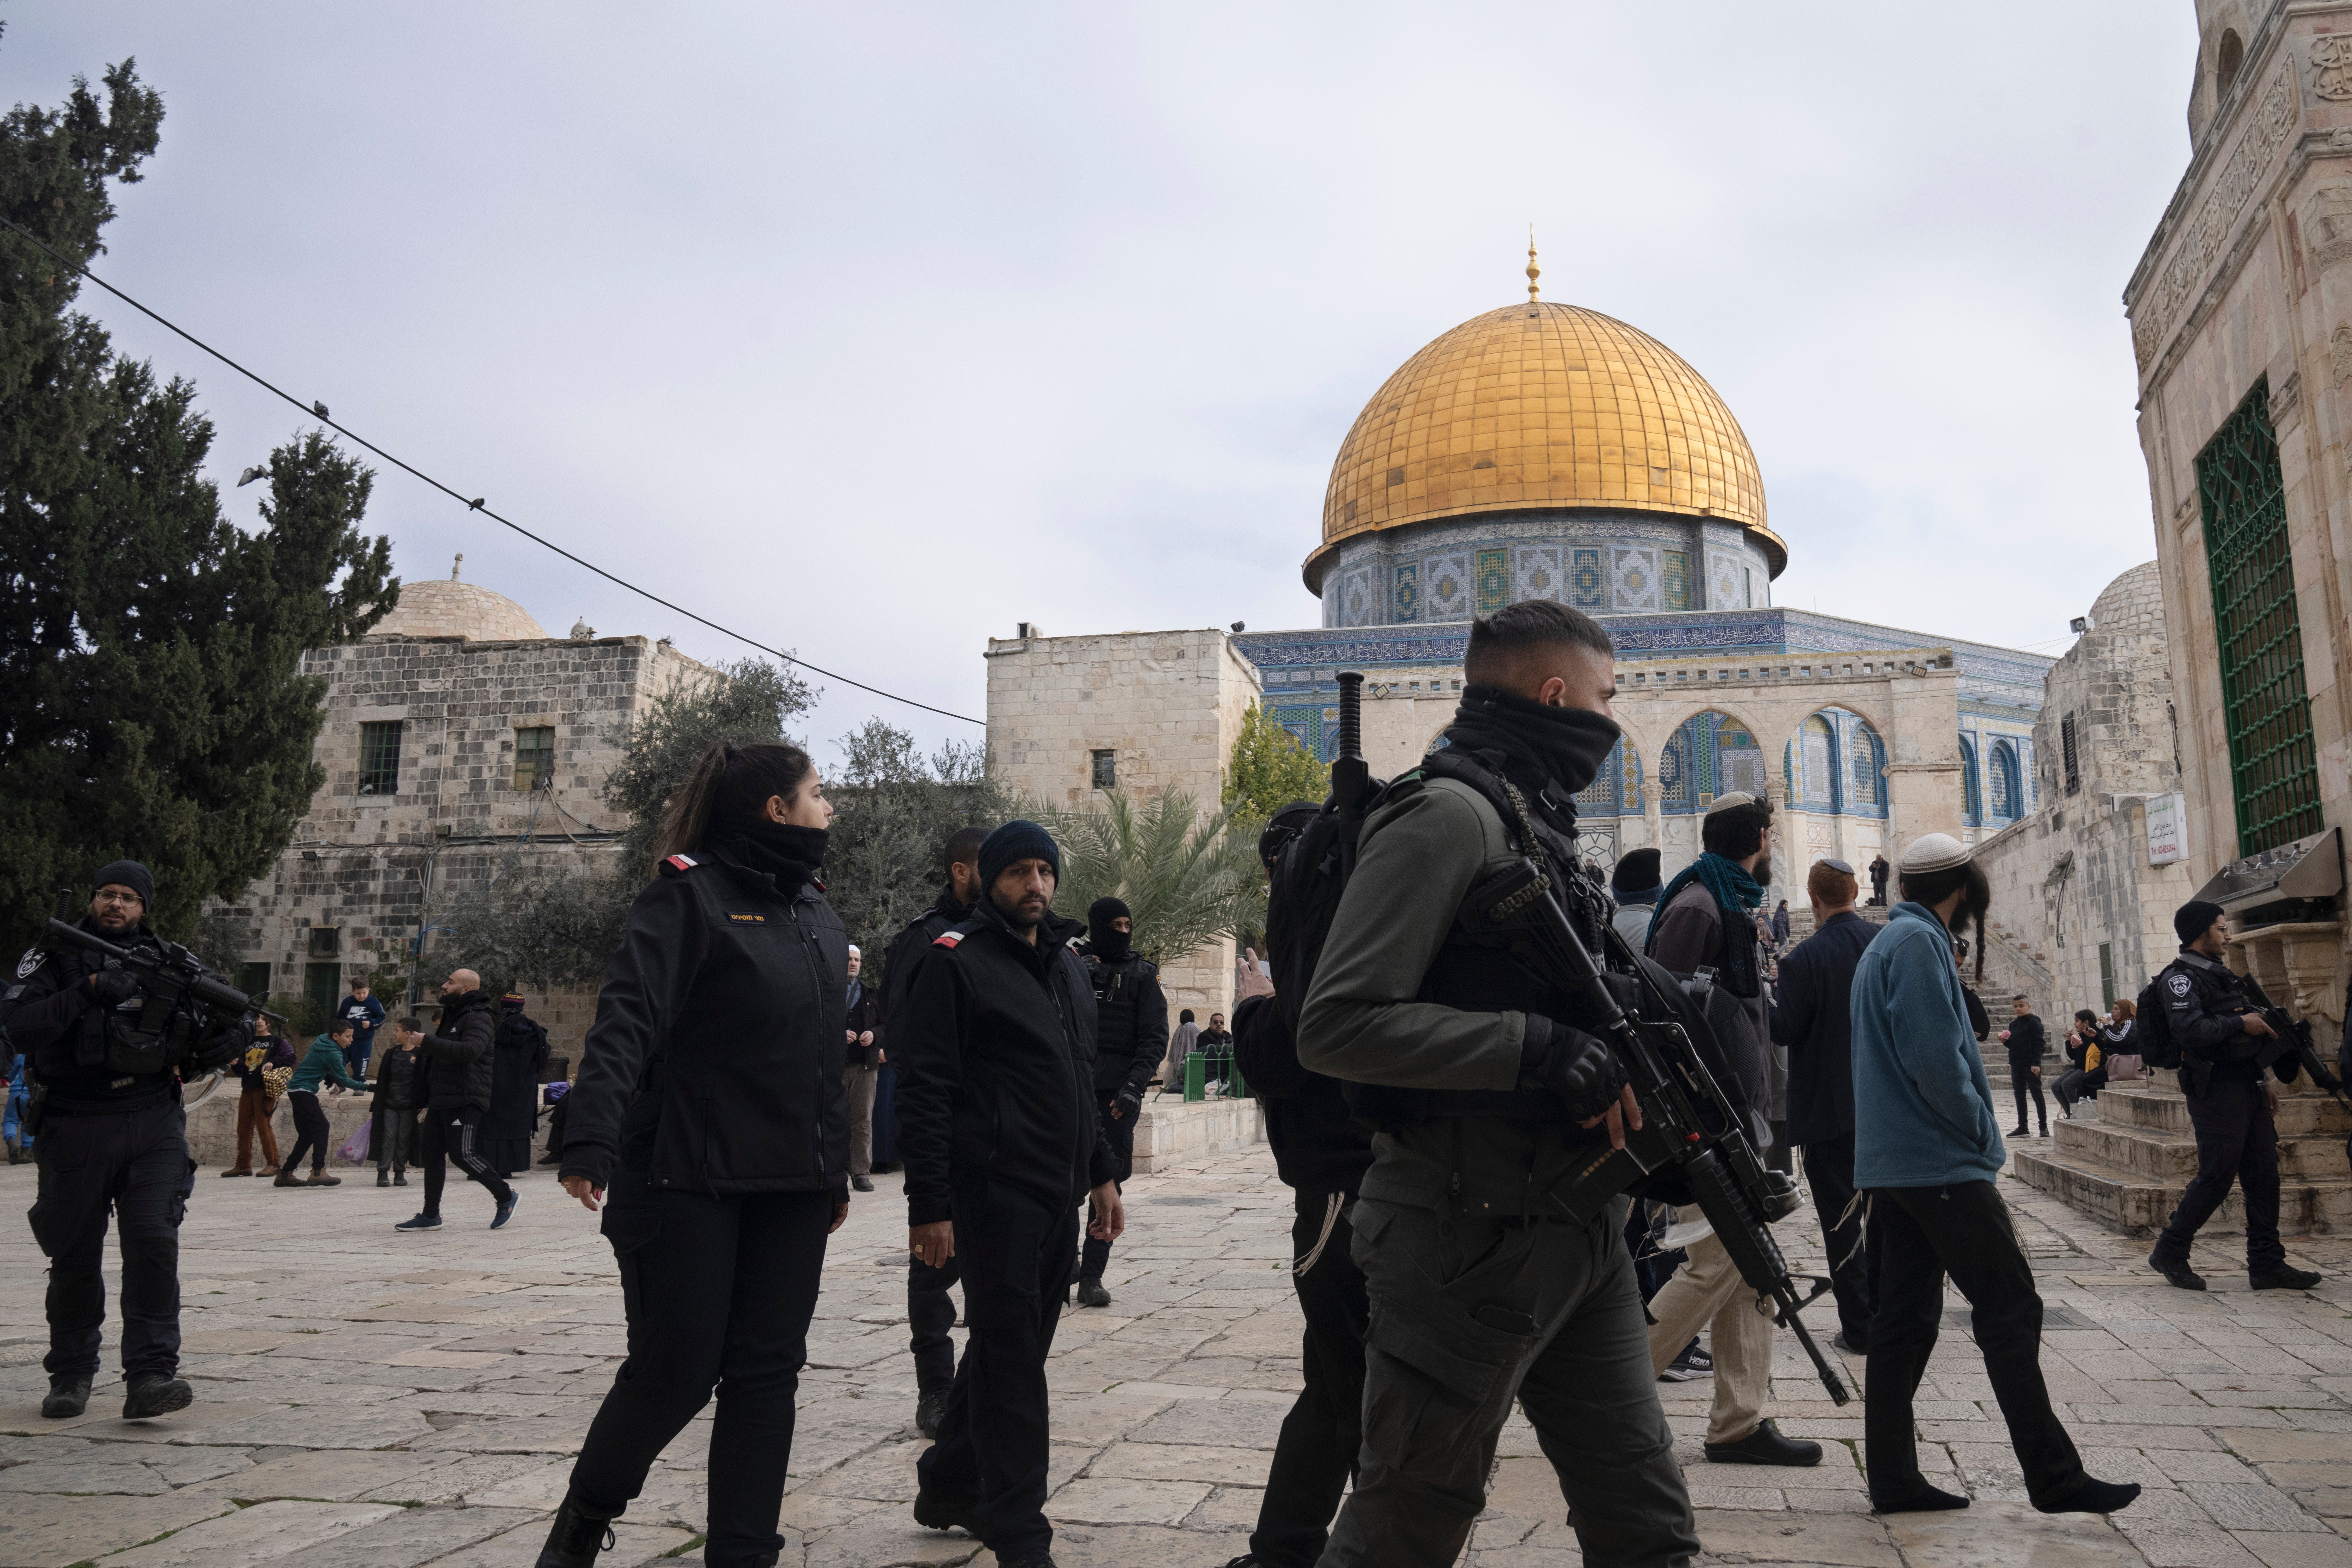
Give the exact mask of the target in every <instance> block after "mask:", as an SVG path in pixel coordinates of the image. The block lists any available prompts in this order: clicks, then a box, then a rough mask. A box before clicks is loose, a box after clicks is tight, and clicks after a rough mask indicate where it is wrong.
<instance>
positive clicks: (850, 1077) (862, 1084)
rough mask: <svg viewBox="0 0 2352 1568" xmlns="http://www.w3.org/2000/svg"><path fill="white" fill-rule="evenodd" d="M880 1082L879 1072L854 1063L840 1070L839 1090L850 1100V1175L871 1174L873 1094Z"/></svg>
mask: <svg viewBox="0 0 2352 1568" xmlns="http://www.w3.org/2000/svg"><path fill="white" fill-rule="evenodd" d="M881 1079H882V1069H881V1068H862V1067H859V1066H857V1065H856V1063H855V1062H853V1063H851V1064H850V1065H849V1066H847V1067H845V1068H842V1069H841V1087H842V1089H844V1090H845V1091H846V1092H847V1094H848V1096H849V1173H850V1174H851V1175H853V1176H867V1175H871V1174H873V1173H874V1090H875V1089H876V1088H877V1087H878V1086H879V1084H880V1083H881Z"/></svg>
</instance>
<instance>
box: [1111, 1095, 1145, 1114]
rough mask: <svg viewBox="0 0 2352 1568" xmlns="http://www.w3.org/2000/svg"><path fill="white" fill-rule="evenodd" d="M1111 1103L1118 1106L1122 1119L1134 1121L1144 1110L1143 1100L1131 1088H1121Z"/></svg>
mask: <svg viewBox="0 0 2352 1568" xmlns="http://www.w3.org/2000/svg"><path fill="white" fill-rule="evenodd" d="M1111 1104H1112V1105H1114V1106H1116V1107H1117V1108H1118V1119H1119V1120H1120V1121H1134V1120H1135V1119H1136V1118H1137V1117H1138V1116H1139V1115H1141V1114H1142V1112H1143V1101H1142V1100H1141V1099H1140V1098H1139V1097H1138V1096H1137V1094H1136V1092H1135V1090H1133V1089H1120V1090H1119V1091H1118V1094H1117V1095H1116V1096H1115V1097H1113V1099H1112V1100H1111Z"/></svg>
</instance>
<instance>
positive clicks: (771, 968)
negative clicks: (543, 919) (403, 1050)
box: [539, 742, 849, 1568]
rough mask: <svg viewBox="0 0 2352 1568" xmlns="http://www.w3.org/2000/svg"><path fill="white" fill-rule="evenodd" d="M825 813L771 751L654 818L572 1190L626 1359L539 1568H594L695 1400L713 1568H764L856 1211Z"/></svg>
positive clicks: (702, 771)
mask: <svg viewBox="0 0 2352 1568" xmlns="http://www.w3.org/2000/svg"><path fill="white" fill-rule="evenodd" d="M832 817H833V807H832V806H831V805H828V804H827V803H826V801H825V799H824V793H823V790H822V788H821V786H820V784H819V782H818V779H817V776H816V773H815V770H814V768H813V767H811V766H810V763H809V759H808V755H807V753H806V752H803V751H801V750H800V749H799V748H798V747H795V746H789V745H783V744H779V743H773V742H767V743H761V744H757V745H748V746H741V747H737V746H732V745H727V744H723V743H722V744H719V745H715V746H712V747H711V748H710V749H709V751H707V752H704V753H703V754H702V757H701V759H700V761H699V762H698V763H696V765H695V768H694V771H693V773H692V774H691V775H690V776H689V777H688V779H687V780H686V782H685V783H684V784H680V785H679V786H678V787H677V790H676V791H674V792H673V793H672V795H670V798H669V800H668V803H667V805H666V806H665V807H664V811H663V817H662V823H661V831H660V835H659V838H658V841H657V844H656V850H655V855H656V868H655V875H654V878H653V879H652V880H651V881H650V882H648V883H647V884H646V888H645V890H644V891H643V892H641V893H639V894H638V895H637V900H636V903H635V906H634V907H632V908H631V910H630V911H629V919H628V926H627V930H626V931H625V933H624V935H623V937H622V939H621V947H620V951H619V952H617V953H615V954H614V958H613V963H612V967H611V969H610V971H609V972H608V973H607V974H606V976H605V980H604V991H603V993H602V994H601V995H600V996H599V997H598V1000H597V1010H596V1022H595V1024H594V1026H593V1027H591V1028H590V1030H589V1031H588V1039H587V1044H586V1047H585V1050H584V1052H583V1060H582V1064H581V1069H580V1076H579V1081H578V1082H577V1084H576V1085H575V1086H574V1087H573V1089H572V1093H571V1097H570V1100H569V1104H570V1106H571V1110H570V1113H569V1117H568V1122H567V1125H566V1128H565V1132H564V1143H563V1161H562V1168H561V1175H562V1182H563V1188H564V1191H566V1192H568V1193H570V1194H572V1196H573V1197H575V1198H577V1199H579V1200H580V1201H581V1203H582V1204H583V1205H586V1206H587V1207H588V1208H589V1209H591V1210H592V1211H593V1210H594V1209H595V1208H596V1207H597V1204H598V1200H599V1199H604V1226H603V1229H604V1236H605V1237H606V1239H608V1240H609V1241H611V1243H612V1244H613V1251H614V1254H615V1255H616V1256H617V1257H618V1258H619V1259H620V1266H621V1291H622V1300H623V1301H624V1303H625V1309H626V1310H627V1313H628V1325H629V1355H628V1359H627V1360H626V1361H625V1362H624V1363H622V1365H621V1370H620V1373H619V1375H618V1376H616V1377H615V1378H614V1382H613V1387H612V1391H611V1392H610V1393H608V1394H605V1396H604V1405H603V1407H602V1408H601V1409H599V1410H598V1412H597V1414H596V1419H595V1421H594V1423H593V1425H592V1426H590V1427H589V1429H588V1437H587V1441H586V1444H585V1446H584V1447H582V1449H581V1451H580V1459H579V1462H578V1463H577V1464H575V1465H574V1466H573V1467H572V1483H571V1489H570V1491H569V1493H568V1494H567V1495H566V1496H565V1498H564V1500H563V1506H562V1510H560V1511H559V1512H558V1513H557V1515H556V1517H555V1525H554V1528H553V1529H552V1530H551V1531H550V1532H549V1535H548V1540H547V1546H546V1548H545V1550H543V1551H542V1552H541V1554H540V1558H539V1563H540V1568H588V1565H589V1564H591V1563H593V1561H594V1559H595V1556H596V1552H597V1551H598V1549H599V1547H600V1546H601V1545H602V1544H603V1543H604V1542H605V1541H606V1540H608V1539H609V1533H608V1529H607V1526H608V1524H609V1522H610V1521H612V1520H613V1519H614V1518H616V1517H618V1516H619V1514H620V1513H621V1511H622V1510H623V1509H625V1507H626V1506H627V1505H628V1503H629V1502H630V1500H632V1499H634V1498H635V1497H636V1495H637V1494H638V1492H639V1491H640V1490H641V1489H643V1487H644V1485H645V1480H646V1471H647V1470H648V1469H649V1468H651V1466H652V1464H653V1462H654V1459H655V1458H656V1457H657V1456H658V1455H659V1454H660V1453H661V1451H662V1449H663V1448H664V1447H666V1446H667V1444H668V1443H669V1440H670V1439H671V1438H672V1437H674V1436H677V1434H678V1433H679V1432H680V1431H681V1430H683V1429H684V1428H685V1426H686V1424H687V1423H688V1421H690V1420H692V1419H693V1418H694V1416H695V1415H696V1413H697V1412H698V1411H699V1410H701V1408H702V1407H703V1405H706V1404H707V1403H709V1399H710V1396H711V1389H712V1387H713V1385H714V1384H715V1385H716V1386H717V1388H718V1392H719V1412H718V1415H717V1418H716V1420H715V1421H714V1422H713V1423H712V1427H711V1435H710V1469H709V1483H710V1497H709V1541H708V1542H707V1544H706V1545H705V1546H704V1549H703V1552H704V1558H705V1560H706V1561H707V1562H709V1563H711V1564H712V1568H740V1565H743V1564H767V1563H774V1562H775V1561H776V1555H777V1552H779V1550H780V1549H781V1548H782V1544H783V1542H782V1537H781V1536H779V1535H778V1534H777V1532H776V1520H777V1515H778V1511H779V1510H780V1509H781V1507H782V1500H783V1490H784V1467H785V1462H786V1459H787V1458H789V1456H790V1453H791V1448H792V1438H793V1397H794V1394H796V1393H797V1391H798V1389H799V1385H800V1369H801V1365H802V1363H803V1361H805V1359H806V1354H805V1350H806V1343H807V1333H808V1323H809V1317H810V1314H811V1312H812V1311H813V1310H814V1308H815V1305H816V1293H817V1280H818V1276H819V1273H820V1272H821V1270H822V1269H823V1268H824V1249H825V1237H826V1236H827V1235H828V1234H830V1233H831V1232H832V1231H834V1230H835V1229H837V1228H838V1227H839V1226H840V1225H841V1222H842V1220H843V1219H844V1218H845V1217H846V1215H848V1212H849V1187H848V1183H849V1176H848V1155H849V1122H848V1115H847V1110H846V1107H845V1104H844V1097H843V1090H842V1079H841V1072H842V1057H843V1046H842V1018H843V1012H844V1005H845V1003H844V994H843V993H844V978H845V973H846V969H847V965H848V947H849V938H848V934H847V932H846V931H844V929H843V927H842V924H841V921H840V920H839V919H838V918H837V917H836V916H835V914H834V912H833V910H832V909H831V908H829V907H828V906H827V905H826V903H825V901H824V893H823V890H822V886H821V884H819V883H818V882H817V880H816V870H817V867H818V866H819V865H820V864H821V863H822V862H823V860H824V840H825V825H826V824H827V823H828V822H829V821H831V820H832Z"/></svg>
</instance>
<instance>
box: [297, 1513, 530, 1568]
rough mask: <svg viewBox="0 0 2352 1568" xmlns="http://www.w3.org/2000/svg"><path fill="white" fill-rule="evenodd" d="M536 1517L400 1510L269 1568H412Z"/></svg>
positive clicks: (313, 1546)
mask: <svg viewBox="0 0 2352 1568" xmlns="http://www.w3.org/2000/svg"><path fill="white" fill-rule="evenodd" d="M537 1518H538V1516H537V1515H535V1514H532V1513H530V1512H527V1511H524V1510H520V1509H497V1508H404V1509H402V1510H399V1511H398V1512H397V1513H394V1514H393V1515H391V1516H390V1517H389V1518H386V1519H383V1520H380V1521H377V1522H376V1523H374V1524H370V1525H363V1526H362V1527H361V1528H360V1529H358V1530H354V1531H351V1532H350V1533H349V1534H345V1535H338V1536H335V1537H333V1538H332V1539H331V1540H327V1541H321V1542H317V1543H315V1544H313V1545H310V1546H306V1547H304V1548H302V1549H301V1550H300V1551H299V1552H289V1554H287V1555H286V1556H284V1557H278V1558H273V1559H271V1563H272V1564H273V1568H416V1565H417V1564H418V1563H433V1562H437V1561H439V1560H441V1559H443V1558H446V1556H448V1554H449V1553H451V1552H456V1551H457V1550H459V1549H460V1548H463V1547H467V1546H471V1545H473V1544H474V1543H475V1542H479V1541H487V1540H488V1539H489V1538H490V1537H491V1536H494V1535H498V1534H501V1533H503V1532H505V1531H509V1530H513V1529H516V1528H518V1527H520V1526H527V1525H529V1524H530V1523H531V1522H532V1521H534V1520H536V1519H537ZM544 1529H545V1525H544V1524H543V1523H542V1524H541V1530H542V1531H543V1530H544Z"/></svg>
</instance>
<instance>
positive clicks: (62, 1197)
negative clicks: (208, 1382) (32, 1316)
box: [30, 1100, 196, 1379]
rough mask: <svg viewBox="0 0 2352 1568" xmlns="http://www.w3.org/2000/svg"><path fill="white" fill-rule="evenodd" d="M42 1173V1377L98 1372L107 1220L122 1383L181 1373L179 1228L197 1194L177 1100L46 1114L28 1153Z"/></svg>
mask: <svg viewBox="0 0 2352 1568" xmlns="http://www.w3.org/2000/svg"><path fill="white" fill-rule="evenodd" d="M33 1159H34V1162H35V1163H37V1165H38V1166H39V1167H40V1187H39V1195H38V1196H37V1197H36V1198H35V1199H34V1200H33V1208H32V1213H31V1216H30V1217H31V1219H32V1224H33V1239H34V1240H35V1241H36V1242H38V1243H39V1244H40V1248H41V1251H42V1252H43V1253H44V1254H45V1255H47V1258H48V1260H49V1292H48V1318H49V1353H48V1355H47V1358H46V1359H44V1360H43V1362H42V1363H41V1364H42V1365H43V1366H44V1367H46V1368H47V1370H48V1373H49V1375H50V1376H52V1377H55V1376H57V1375H58V1373H87V1374H93V1375H94V1374H95V1373H97V1371H98V1350H99V1342H100V1338H101V1337H102V1334H103V1331H104V1329H105V1327H106V1281H105V1279H103V1278H102V1277H101V1276H100V1273H99V1263H100V1258H101V1257H102V1255H103V1254H104V1251H105V1247H106V1218H107V1215H108V1214H109V1213H112V1215H114V1226H115V1232H116V1236H117V1239H118V1242H119V1245H120V1246H121V1249H122V1375H123V1376H124V1377H125V1378H126V1379H128V1378H131V1377H136V1376H139V1375H141V1374H142V1373H161V1374H162V1375H163V1376H165V1377H171V1376H173V1375H175V1374H176V1373H178V1371H179V1367H180V1222H181V1221H182V1220H183V1219H185V1218H186V1217H187V1214H188V1198H189V1196H190V1195H191V1194H194V1191H195V1188H196V1163H195V1161H194V1160H193V1159H191V1158H190V1157H189V1155H188V1115H187V1112H186V1111H185V1110H182V1109H181V1107H180V1104H179V1102H178V1100H167V1101H164V1102H163V1103H161V1104H156V1105H151V1106H149V1107H148V1108H147V1109H145V1110H133V1111H127V1112H125V1111H114V1112H105V1113H100V1114H95V1115H89V1114H81V1115H68V1114H65V1113H62V1112H59V1111H57V1110H52V1111H50V1113H49V1115H48V1118H47V1121H43V1122H42V1124H41V1135H40V1137H39V1138H38V1139H37V1141H36V1142H35V1143H34V1145H33Z"/></svg>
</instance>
